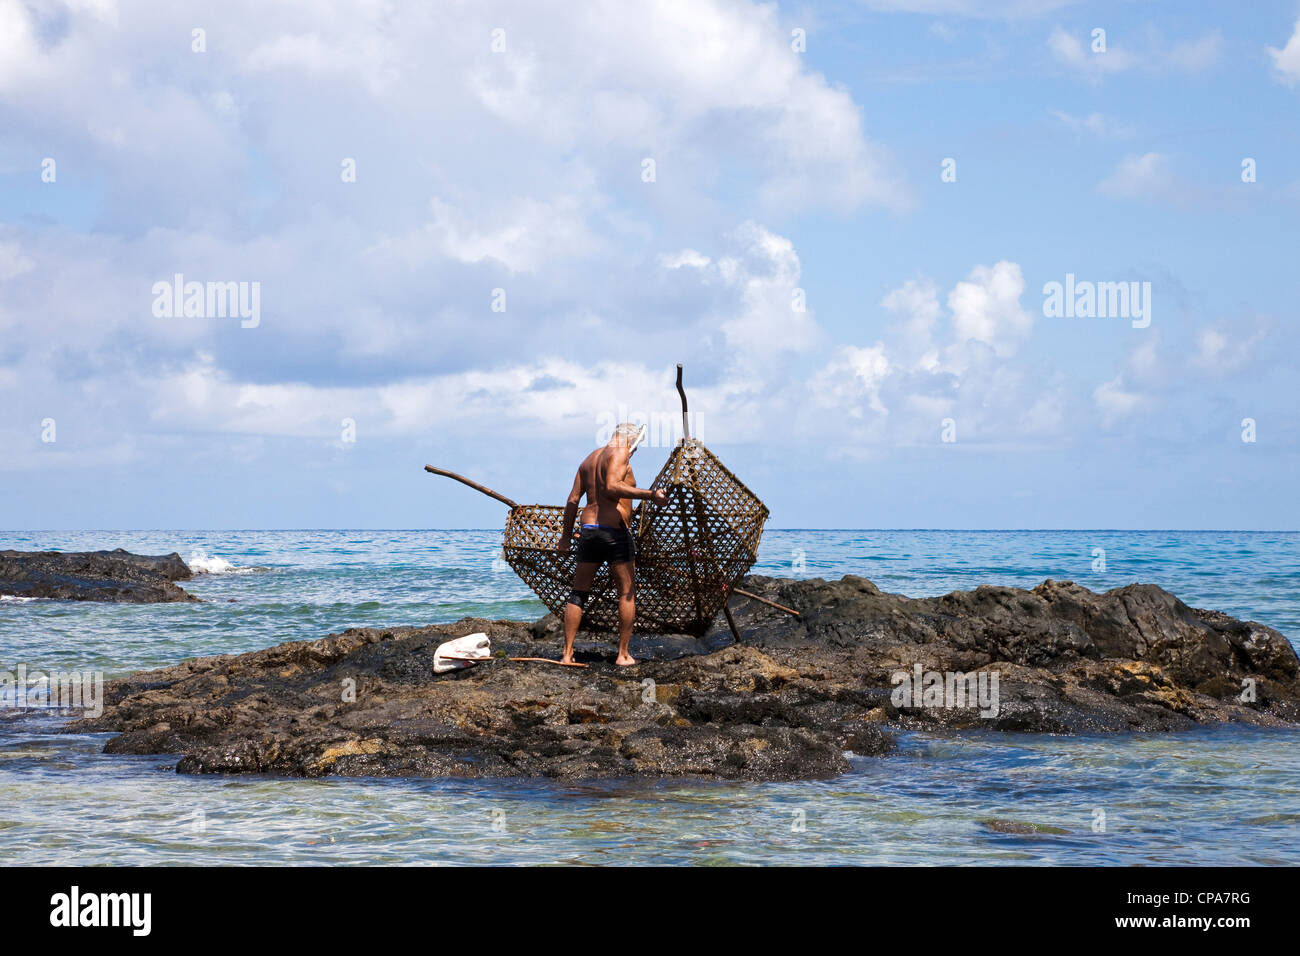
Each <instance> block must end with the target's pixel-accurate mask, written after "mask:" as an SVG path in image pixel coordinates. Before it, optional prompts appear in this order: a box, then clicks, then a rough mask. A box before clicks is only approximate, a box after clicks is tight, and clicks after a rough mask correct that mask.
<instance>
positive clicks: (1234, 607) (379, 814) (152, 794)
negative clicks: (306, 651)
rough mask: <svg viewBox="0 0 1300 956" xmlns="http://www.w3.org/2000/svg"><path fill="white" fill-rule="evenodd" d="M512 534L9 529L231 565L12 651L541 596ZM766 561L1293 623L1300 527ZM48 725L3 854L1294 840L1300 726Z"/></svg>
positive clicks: (856, 539) (33, 637) (791, 539)
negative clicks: (224, 747) (604, 728)
mask: <svg viewBox="0 0 1300 956" xmlns="http://www.w3.org/2000/svg"><path fill="white" fill-rule="evenodd" d="M499 545H500V533H499V532H496V531H276V532H267V531H245V532H207V531H205V532H184V531H166V532H8V533H0V548H16V549H24V550H27V549H38V548H57V549H61V550H82V549H91V548H112V547H123V548H127V549H128V550H131V551H137V552H144V553H164V552H168V551H178V552H180V554H181V555H182V556H183V557H185V558H186V559H189V560H191V561H192V563H193V564H196V565H203V564H207V565H209V566H212V567H214V568H215V569H217V570H218V571H219V572H220V573H212V574H204V575H200V576H199V577H197V578H196V579H195V580H194V581H191V582H188V583H187V584H186V585H185V586H186V588H187V589H188V590H190V591H192V592H193V593H195V594H197V595H199V596H200V597H202V598H204V599H205V601H206V602H208V603H205V604H202V605H160V606H129V605H119V606H113V605H96V604H87V603H73V602H67V603H63V602H52V601H33V602H15V601H0V669H10V670H12V669H13V668H14V667H15V666H17V665H18V664H20V663H21V664H26V665H27V666H28V668H29V669H37V668H45V669H55V668H58V669H64V670H102V671H104V672H105V674H106V675H107V676H110V677H111V676H113V675H116V674H122V673H127V672H130V671H132V670H138V669H140V668H147V667H158V666H162V665H165V664H170V663H173V662H175V661H177V660H180V659H183V658H185V657H191V656H196V655H205V654H216V653H232V652H240V651H247V650H253V649H256V648H261V647H266V646H269V645H271V644H276V643H279V642H281V641H287V640H299V639H310V638H315V637H319V636H322V635H324V634H326V633H329V632H332V631H339V630H342V629H343V628H346V627H350V626H366V625H400V624H427V623H438V622H446V621H453V620H456V619H458V618H460V617H464V616H466V615H478V616H487V617H505V618H516V619H520V620H531V619H533V618H536V617H538V616H540V615H541V614H542V613H544V608H542V606H541V604H540V603H539V602H537V601H536V600H535V599H534V598H533V597H532V595H531V592H530V591H528V589H527V588H526V587H524V586H523V584H522V583H520V582H519V580H518V579H517V578H515V577H514V575H513V573H511V572H510V571H509V569H508V568H505V567H504V566H503V565H502V564H501V563H500V562H499V560H498V561H494V558H496V556H497V553H498V549H499ZM1097 549H1104V552H1105V555H1104V558H1105V570H1104V571H1100V570H1094V567H1095V566H1096V563H1097V561H1098V554H1097ZM755 570H757V571H759V572H762V573H768V574H775V575H785V576H822V577H837V576H839V575H841V574H845V573H854V574H861V575H864V576H866V577H869V578H871V579H872V580H874V581H875V582H876V583H877V584H878V585H880V586H881V587H882V588H884V589H886V590H890V591H897V592H901V593H904V594H909V595H928V594H940V593H944V592H946V591H949V590H952V589H954V588H970V587H974V586H975V585H976V584H980V583H1002V584H1016V585H1021V586H1033V585H1036V584H1038V583H1040V582H1041V581H1042V580H1043V579H1044V578H1048V577H1052V578H1057V579H1072V580H1075V581H1078V582H1080V583H1082V584H1085V585H1087V586H1088V587H1091V588H1093V589H1094V590H1105V589H1107V588H1111V587H1118V586H1120V585H1123V584H1127V583H1130V582H1132V581H1145V582H1151V583H1155V584H1159V585H1161V586H1163V587H1166V588H1168V589H1169V590H1171V591H1173V592H1175V593H1176V594H1178V595H1179V596H1180V597H1182V598H1183V599H1184V600H1185V601H1187V602H1188V603H1189V604H1192V605H1193V606H1197V607H1211V608H1217V609H1220V610H1223V611H1226V612H1228V613H1230V614H1232V615H1234V616H1238V617H1243V618H1251V619H1254V620H1257V621H1261V622H1263V623H1265V624H1268V625H1270V626H1272V627H1275V628H1277V629H1278V630H1280V631H1282V633H1284V634H1286V635H1287V636H1288V637H1290V638H1291V639H1292V640H1293V641H1295V640H1296V638H1297V637H1298V636H1300V534H1290V533H1244V532H1128V531H1125V532H1119V531H1111V532H1101V531H1087V532H1080V531H1068V532H948V531H769V532H767V534H766V535H765V537H764V541H763V550H762V554H761V561H760V565H759V566H758V567H757V568H756V569H755ZM56 729H57V722H56V721H55V720H54V719H53V718H49V717H45V716H42V715H39V714H36V715H34V716H29V717H26V718H24V719H21V720H13V719H9V720H5V721H3V722H0V855H2V858H3V859H4V860H5V861H6V862H8V863H19V864H39V863H187V864H202V865H209V864H217V863H327V862H364V863H456V862H467V863H468V862H482V863H507V864H508V863H563V862H584V863H664V864H666V863H700V864H726V863H834V862H852V863H914V864H921V863H959V862H1004V863H1056V864H1096V863H1101V864H1137V863H1146V864H1157V863H1188V864H1192V863H1221V864H1229V863H1289V864H1297V863H1300V746H1298V745H1300V730H1281V731H1278V730H1259V729H1252V728H1241V727H1216V728H1204V729H1199V730H1196V731H1193V732H1189V733H1181V734H1172V735H1127V736H1122V737H1056V736H1049V735H1014V736H1007V735H998V734H993V733H988V732H972V733H967V734H960V735H946V736H930V735H921V734H908V735H903V736H902V737H901V738H900V744H901V746H900V751H899V753H898V754H896V755H894V756H891V757H888V758H884V759H879V758H871V759H866V758H864V759H855V761H854V768H853V771H852V772H851V773H849V774H847V775H845V776H843V777H840V778H838V779H836V780H832V781H819V782H811V783H786V784H737V783H714V782H682V781H669V782H660V783H657V782H643V781H608V782H598V783H590V784H584V785H580V786H574V785H571V784H564V785H562V784H556V783H552V782H547V781H499V782H487V781H472V782H466V781H445V780H401V781H395V780H351V779H349V780H330V779H327V780H311V781H304V780H281V779H265V778H262V779H243V778H228V777H183V776H180V775H177V774H176V773H174V772H171V770H170V767H171V766H172V763H173V762H172V761H169V759H168V758H165V757H110V756H105V755H103V754H102V753H100V750H101V749H102V747H103V742H104V740H106V739H107V737H105V736H72V735H64V734H58V733H54V732H52V731H54V730H56ZM994 819H1001V820H1012V821H1017V822H1027V823H1034V824H1039V825H1043V826H1048V827H1052V828H1055V829H1059V830H1062V831H1065V832H1062V833H1056V832H1052V833H1039V834H1034V835H1031V836H1023V835H1012V834H1004V833H998V832H994V831H993V830H991V829H990V828H989V827H988V826H987V821H989V820H994Z"/></svg>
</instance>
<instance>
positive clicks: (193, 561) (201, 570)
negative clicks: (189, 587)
mask: <svg viewBox="0 0 1300 956" xmlns="http://www.w3.org/2000/svg"><path fill="white" fill-rule="evenodd" d="M185 563H186V564H188V565H189V566H190V570H191V571H193V572H194V573H195V574H248V573H249V572H250V571H255V570H257V569H256V568H241V567H238V566H236V565H233V564H231V563H230V562H229V561H227V560H226V559H225V558H222V557H217V556H215V555H214V556H213V557H208V555H207V552H205V551H198V550H195V551H191V552H190V559H189V560H188V561H187V562H185Z"/></svg>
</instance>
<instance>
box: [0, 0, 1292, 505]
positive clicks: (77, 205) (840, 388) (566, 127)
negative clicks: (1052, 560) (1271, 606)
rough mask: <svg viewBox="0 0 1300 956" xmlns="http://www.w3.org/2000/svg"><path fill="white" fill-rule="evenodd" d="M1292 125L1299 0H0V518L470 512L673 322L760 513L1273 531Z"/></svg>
mask: <svg viewBox="0 0 1300 956" xmlns="http://www.w3.org/2000/svg"><path fill="white" fill-rule="evenodd" d="M1298 146H1300V2H1296V0H1280V2H1256V3H1250V4H1226V3H1200V2H1161V0H1129V2H1095V3H1073V2H1069V0H987V2H980V0H854V2H843V3H818V4H815V5H804V4H796V3H779V4H757V3H751V2H744V0H690V2H668V0H646V2H640V3H635V4H629V3H622V2H612V0H611V2H599V0H597V2H592V3H584V4H565V3H547V2H528V3H523V2H516V3H497V2H491V0H488V2H482V0H476V2H465V3H456V2H452V3H438V4H410V3H388V2H379V0H355V2H325V0H292V2H284V3H275V4H266V3H264V2H257V3H254V2H246V0H222V2H221V3H189V4H175V3H167V2H148V0H136V2H131V3H121V4H119V3H117V2H114V0H69V2H31V0H0V528H5V529H12V530H19V529H118V528H163V529H225V528H425V527H429V528H434V527H443V528H461V527H497V526H499V525H501V524H502V523H503V521H504V518H505V514H504V508H503V507H502V506H501V505H499V504H498V503H496V502H494V501H492V500H490V499H488V498H486V497H483V496H481V495H478V494H476V493H475V492H473V491H470V490H469V489H466V488H463V487H462V486H460V485H457V484H455V483H453V482H450V481H447V480H446V479H443V478H438V477H433V476H430V475H428V474H426V473H425V472H424V471H423V466H424V465H425V464H426V463H427V464H433V465H436V466H439V467H442V468H449V469H452V470H454V471H458V472H461V473H463V474H465V475H467V476H469V477H471V478H474V479H476V480H478V481H480V482H482V483H484V484H486V485H489V486H491V487H493V488H495V489H497V490H498V491H500V492H502V493H504V494H506V495H507V496H509V497H511V498H514V499H515V500H518V501H521V502H541V503H553V504H554V503H562V502H563V500H564V496H565V494H566V493H567V491H568V488H569V486H570V483H571V481H572V477H573V471H574V469H575V467H576V465H577V463H578V461H580V460H581V458H582V457H583V456H584V455H585V454H587V453H588V452H589V451H590V450H591V449H592V448H593V447H595V445H596V444H597V443H598V442H600V441H603V440H604V439H605V438H606V437H607V436H608V431H609V425H610V424H611V423H613V422H614V421H617V420H622V419H636V420H645V421H648V422H649V423H650V424H651V426H652V428H651V440H650V442H649V444H648V446H643V447H642V449H641V450H639V451H638V452H637V454H636V456H635V458H634V459H633V466H634V468H635V469H636V476H637V479H638V480H639V481H640V482H641V483H642V484H643V485H644V484H648V483H649V481H650V480H651V478H652V477H653V475H654V473H655V472H656V471H657V470H658V468H659V467H660V466H661V465H662V463H663V461H664V460H665V458H666V457H667V454H668V451H669V448H670V446H671V444H672V443H673V442H674V441H675V440H676V439H677V437H679V431H680V424H679V423H680V408H679V405H678V399H677V394H676V391H675V389H674V387H673V381H674V375H675V367H676V364H677V363H679V362H680V363H682V364H683V365H684V366H685V382H686V388H687V394H688V397H689V399H690V402H691V409H692V412H693V413H694V415H695V418H694V421H693V425H692V427H693V430H694V432H695V434H696V435H697V436H698V437H699V438H701V439H702V440H703V441H704V442H705V443H706V444H707V445H708V446H709V447H710V448H711V449H712V450H713V451H714V452H715V453H717V454H718V455H719V457H720V458H721V459H722V460H723V461H724V462H726V463H727V464H728V466H729V467H730V468H731V469H732V470H733V471H734V472H736V473H737V474H738V475H739V477H740V478H741V479H742V480H744V481H745V482H746V484H748V485H749V487H750V488H752V489H753V490H754V491H755V492H756V493H757V494H758V495H759V496H760V497H761V498H762V499H763V500H764V501H765V502H766V503H767V505H768V506H769V508H770V509H771V512H772V517H771V520H770V525H771V526H773V527H784V528H821V527H831V528H1031V529H1032V528H1159V529H1164V528H1173V529H1264V530H1295V529H1300V496H1297V494H1296V487H1297V481H1296V478H1297V475H1298V474H1300V467H1298V466H1300V401H1297V396H1298V395H1300V389H1298V388H1297V386H1298V385H1300V374H1298V373H1297V370H1296V364H1297V359H1298V358H1300V333H1298V332H1297V315H1296V303H1297V301H1298V300H1300V268H1297V252H1298V251H1300V242H1298V241H1297V239H1298V236H1297V220H1298V214H1300V150H1298V149H1297V147H1298ZM178 276H179V277H180V278H179V279H178V278H177V277H178ZM177 283H179V284H180V291H181V295H180V296H179V297H177V296H175V295H174V294H173V292H172V290H173V289H174V288H175V286H176V284H177ZM228 283H233V285H227V284H228ZM1054 283H1055V284H1057V285H1058V286H1059V291H1058V292H1056V293H1055V295H1056V297H1057V302H1058V304H1059V303H1060V302H1061V301H1063V299H1064V297H1065V296H1066V292H1065V290H1067V289H1068V290H1069V291H1070V294H1069V296H1068V297H1069V299H1070V303H1069V305H1070V308H1068V309H1062V308H1054V307H1053V306H1052V304H1051V300H1052V298H1053V292H1052V290H1053V284H1054ZM1085 289H1086V290H1087V291H1088V292H1091V291H1095V290H1101V289H1104V290H1106V291H1105V294H1104V295H1096V296H1092V295H1088V294H1086V293H1085V291H1084V290H1085ZM227 293H233V294H234V298H233V299H231V301H230V306H231V307H229V308H227V307H225V305H226V294H227ZM1121 293H1123V294H1124V295H1125V296H1126V297H1127V298H1128V301H1127V302H1126V301H1124V298H1121ZM240 295H242V298H240V297H239V296H240ZM1139 306H1140V308H1139ZM674 423H677V424H674ZM674 429H677V431H674Z"/></svg>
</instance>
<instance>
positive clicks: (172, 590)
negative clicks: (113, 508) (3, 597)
mask: <svg viewBox="0 0 1300 956" xmlns="http://www.w3.org/2000/svg"><path fill="white" fill-rule="evenodd" d="M191 577H193V575H192V574H191V573H190V568H189V566H188V565H187V564H186V563H185V562H184V561H183V560H181V556H180V555H179V554H176V553H175V552H173V553H171V554H165V555H146V554H132V553H131V552H129V551H124V550H122V549H121V548H118V549H117V550H115V551H66V552H65V551H0V594H8V595H13V596H15V597H27V598H56V599H60V600H66V601H108V602H117V603H123V604H159V603H164V602H172V601H198V600H199V599H198V598H196V597H194V596H193V595H192V594H190V593H189V592H187V591H185V590H184V589H183V588H181V587H180V586H179V585H177V584H176V583H175V582H177V581H188V580H189V579H190V578H191Z"/></svg>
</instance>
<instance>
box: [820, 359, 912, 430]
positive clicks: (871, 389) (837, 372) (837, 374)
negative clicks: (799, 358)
mask: <svg viewBox="0 0 1300 956" xmlns="http://www.w3.org/2000/svg"><path fill="white" fill-rule="evenodd" d="M892 371H893V369H892V368H891V367H890V364H889V359H888V358H887V357H886V355H885V346H884V345H883V344H882V343H880V342H877V343H876V344H875V345H874V346H871V347H869V348H861V347H858V346H855V345H844V346H841V347H839V348H838V349H836V351H835V356H834V358H832V359H831V361H830V363H829V364H827V366H826V367H825V368H824V369H822V370H821V372H819V373H818V374H817V375H815V376H814V378H813V380H812V382H811V391H812V393H813V396H814V397H815V398H816V399H817V401H818V402H819V403H820V404H821V405H823V406H825V407H828V408H833V409H836V410H837V411H839V412H840V413H844V414H848V415H849V416H850V417H852V418H862V417H863V404H864V403H865V405H866V407H867V408H869V409H870V410H871V411H873V412H875V413H876V414H877V415H888V414H889V409H887V408H886V407H885V405H884V403H883V402H882V401H881V398H880V390H881V387H882V386H883V384H884V382H885V379H886V378H887V377H888V376H889V374H890V373H891V372H892Z"/></svg>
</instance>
